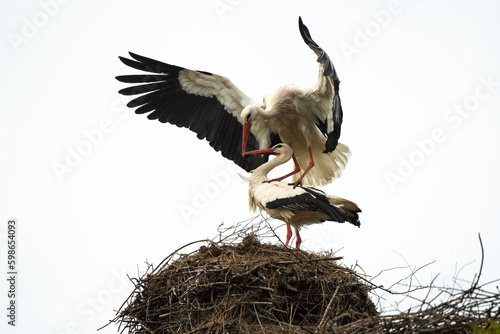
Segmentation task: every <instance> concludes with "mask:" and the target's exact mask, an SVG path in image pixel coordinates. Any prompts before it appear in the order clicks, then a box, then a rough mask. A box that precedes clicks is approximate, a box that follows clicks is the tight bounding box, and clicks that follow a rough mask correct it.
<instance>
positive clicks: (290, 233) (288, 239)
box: [285, 221, 292, 246]
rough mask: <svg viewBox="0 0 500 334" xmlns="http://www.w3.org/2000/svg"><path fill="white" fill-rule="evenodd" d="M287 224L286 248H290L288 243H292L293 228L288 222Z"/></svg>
mask: <svg viewBox="0 0 500 334" xmlns="http://www.w3.org/2000/svg"><path fill="white" fill-rule="evenodd" d="M285 223H286V241H285V246H288V243H289V242H290V238H291V237H292V228H291V227H290V223H289V222H288V221H285Z"/></svg>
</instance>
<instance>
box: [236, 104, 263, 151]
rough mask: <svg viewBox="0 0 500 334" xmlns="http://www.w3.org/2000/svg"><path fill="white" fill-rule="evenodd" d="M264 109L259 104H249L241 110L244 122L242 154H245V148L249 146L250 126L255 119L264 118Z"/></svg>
mask: <svg viewBox="0 0 500 334" xmlns="http://www.w3.org/2000/svg"><path fill="white" fill-rule="evenodd" d="M263 111H264V109H262V108H261V107H259V106H257V105H249V106H246V107H245V108H243V110H242V111H241V115H240V116H241V121H242V122H243V136H242V139H241V140H242V141H241V155H242V156H244V155H245V150H246V148H247V142H248V136H249V135H250V128H251V127H252V123H253V122H254V121H258V120H261V119H263V117H262V114H263Z"/></svg>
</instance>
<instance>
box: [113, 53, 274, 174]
mask: <svg viewBox="0 0 500 334" xmlns="http://www.w3.org/2000/svg"><path fill="white" fill-rule="evenodd" d="M130 56H131V57H132V58H133V59H128V58H124V57H119V58H120V60H121V61H122V62H123V63H124V64H125V65H128V66H130V67H132V68H135V69H137V70H141V71H145V72H150V73H148V74H135V75H122V76H117V77H116V79H117V80H118V81H121V82H125V83H132V84H139V85H134V86H131V87H127V88H124V89H121V90H120V91H119V93H120V94H123V95H139V96H138V97H136V98H134V99H132V100H131V101H130V102H129V103H128V104H127V106H128V107H130V108H137V109H136V110H135V112H136V113H137V114H144V113H149V112H150V114H148V116H147V117H148V119H152V120H155V119H157V120H159V121H160V122H162V123H171V124H174V125H176V126H179V127H185V128H188V129H190V130H192V131H193V132H195V133H196V134H197V137H198V138H199V139H206V140H207V141H208V142H209V144H210V146H212V147H213V148H214V149H215V150H216V151H220V152H221V154H222V156H224V157H225V158H227V159H230V160H232V161H234V162H235V163H236V164H237V165H238V166H240V167H241V168H243V169H245V170H246V171H248V172H250V171H252V170H253V169H255V168H257V167H258V166H260V165H261V164H263V163H265V162H266V161H267V160H268V157H267V156H261V155H250V156H245V157H242V156H241V140H242V138H241V137H242V125H241V123H240V122H239V121H238V119H237V118H236V117H235V116H233V115H232V114H230V113H229V112H228V111H227V110H226V109H225V107H224V105H222V104H221V103H220V102H219V101H218V100H217V98H216V97H215V96H211V97H206V96H199V95H195V94H189V93H187V92H186V91H184V90H183V89H182V87H181V85H180V83H179V79H178V77H179V72H180V71H182V70H184V68H182V67H179V66H175V65H170V64H166V63H163V62H160V61H157V60H154V59H151V58H147V57H143V56H139V55H137V54H134V53H130ZM199 73H202V74H204V75H212V74H211V73H208V72H203V71H199ZM271 142H272V143H273V145H274V143H277V142H280V140H279V137H278V136H277V135H271ZM259 148H260V147H259V144H258V142H257V139H256V138H255V136H254V135H253V134H252V133H250V136H249V139H248V144H247V150H248V151H250V150H256V149H259Z"/></svg>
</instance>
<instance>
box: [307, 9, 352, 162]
mask: <svg viewBox="0 0 500 334" xmlns="http://www.w3.org/2000/svg"><path fill="white" fill-rule="evenodd" d="M299 30H300V35H301V36H302V38H303V39H304V42H305V43H306V44H307V46H309V48H311V50H313V51H314V53H315V54H316V55H317V56H318V63H319V76H318V82H317V83H316V85H315V86H313V87H311V88H310V89H309V90H307V91H306V93H305V95H304V96H303V97H302V98H303V102H304V103H307V104H308V105H309V108H308V110H309V111H311V112H313V113H314V114H315V116H316V120H317V122H316V124H317V126H318V128H319V130H320V131H321V132H322V133H323V134H324V135H325V136H326V137H327V141H326V145H325V151H324V153H327V152H333V150H335V148H336V147H337V144H338V142H339V138H340V129H341V125H342V117H343V113H342V105H341V103H340V96H339V85H340V80H339V77H338V75H337V71H335V67H334V66H333V63H332V61H331V59H330V57H328V55H327V54H326V52H325V51H324V50H323V49H322V48H321V47H320V46H319V45H318V44H316V42H314V41H313V39H312V38H311V34H310V33H309V29H307V27H306V26H305V25H304V23H303V22H302V18H300V17H299Z"/></svg>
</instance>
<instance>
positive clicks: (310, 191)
mask: <svg viewBox="0 0 500 334" xmlns="http://www.w3.org/2000/svg"><path fill="white" fill-rule="evenodd" d="M246 154H250V155H260V154H266V155H268V154H273V155H276V156H277V157H276V158H274V159H272V160H270V161H268V162H266V163H264V164H263V165H261V166H260V167H258V168H257V169H256V170H254V171H253V173H252V176H251V177H250V186H249V190H248V195H249V205H250V209H251V210H252V211H255V210H256V209H257V207H259V208H260V209H261V210H265V211H266V212H267V213H268V214H269V216H271V217H272V218H275V219H279V220H283V221H284V222H285V223H286V227H287V235H286V241H285V245H287V246H288V242H289V241H290V238H291V237H292V229H291V227H290V225H291V226H293V228H294V229H295V235H296V236H297V240H296V244H295V247H296V248H299V246H300V243H301V242H302V240H301V238H300V234H299V229H300V227H301V226H302V225H310V224H318V223H322V222H324V221H334V222H338V223H344V222H349V223H351V224H353V225H355V226H358V227H359V226H360V222H359V217H358V212H361V210H360V209H359V207H358V206H357V205H356V203H353V202H351V201H348V200H346V199H343V198H340V197H336V196H333V195H326V194H325V193H324V192H322V191H320V190H318V189H315V188H311V187H302V186H299V187H297V188H295V187H292V186H291V185H289V184H287V183H284V182H279V181H273V180H269V179H268V178H267V174H268V173H269V172H270V171H271V170H272V169H273V168H275V167H276V166H279V165H281V164H284V163H285V162H287V161H288V160H290V159H291V158H292V154H293V152H292V149H291V148H290V146H288V145H287V144H278V145H275V146H274V147H273V148H268V149H261V150H255V151H251V152H247V153H246Z"/></svg>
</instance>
